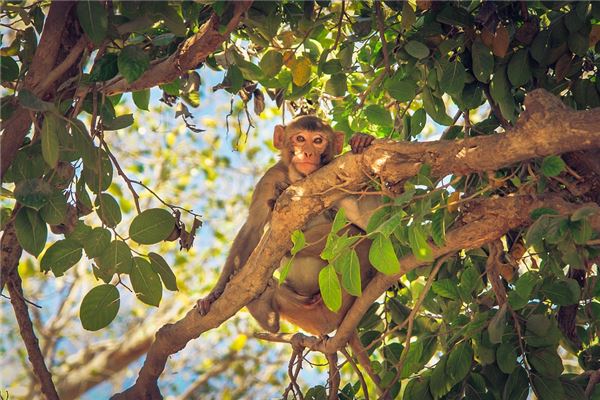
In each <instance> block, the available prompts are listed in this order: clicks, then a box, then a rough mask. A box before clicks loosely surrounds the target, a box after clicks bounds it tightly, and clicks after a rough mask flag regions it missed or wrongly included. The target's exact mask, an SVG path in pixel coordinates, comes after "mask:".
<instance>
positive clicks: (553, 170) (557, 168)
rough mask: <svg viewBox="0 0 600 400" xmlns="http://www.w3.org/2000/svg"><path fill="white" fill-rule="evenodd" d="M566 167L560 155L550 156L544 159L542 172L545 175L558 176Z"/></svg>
mask: <svg viewBox="0 0 600 400" xmlns="http://www.w3.org/2000/svg"><path fill="white" fill-rule="evenodd" d="M565 168H566V164H565V162H564V161H563V160H562V158H560V156H548V157H545V158H544V160H543V161H542V173H543V174H544V176H547V177H552V176H558V175H560V173H561V172H563V171H564V170H565Z"/></svg>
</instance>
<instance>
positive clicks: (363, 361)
mask: <svg viewBox="0 0 600 400" xmlns="http://www.w3.org/2000/svg"><path fill="white" fill-rule="evenodd" d="M348 344H349V345H350V348H351V349H352V353H354V355H355V356H356V359H357V360H358V363H359V364H360V366H361V367H362V368H363V369H364V370H365V371H366V372H367V375H369V378H371V380H372V381H373V382H375V386H377V391H378V393H379V396H381V395H383V393H384V388H382V387H381V378H379V375H377V374H376V373H375V371H373V368H372V367H371V359H370V358H369V354H367V350H366V349H365V346H363V344H362V343H361V341H360V339H359V337H358V332H354V334H353V335H352V336H351V337H350V340H349V341H348ZM387 398H389V394H388V396H386V398H385V399H387Z"/></svg>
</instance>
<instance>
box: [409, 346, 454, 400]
mask: <svg viewBox="0 0 600 400" xmlns="http://www.w3.org/2000/svg"><path fill="white" fill-rule="evenodd" d="M447 360H448V357H447V356H442V358H440V361H438V363H437V364H436V366H435V368H434V369H433V372H432V373H431V378H430V379H429V390H430V391H431V394H432V395H433V398H434V399H439V398H441V397H442V396H444V395H445V394H446V393H448V392H449V391H450V389H452V386H454V385H453V384H452V381H451V377H450V374H448V373H447V372H446V362H447ZM410 400H413V399H410Z"/></svg>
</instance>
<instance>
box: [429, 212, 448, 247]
mask: <svg viewBox="0 0 600 400" xmlns="http://www.w3.org/2000/svg"><path fill="white" fill-rule="evenodd" d="M445 217H446V210H445V209H443V208H440V209H438V210H437V211H436V212H434V213H433V215H432V216H431V238H432V239H433V241H434V242H435V244H436V246H440V247H441V246H443V245H444V243H446V218H445Z"/></svg>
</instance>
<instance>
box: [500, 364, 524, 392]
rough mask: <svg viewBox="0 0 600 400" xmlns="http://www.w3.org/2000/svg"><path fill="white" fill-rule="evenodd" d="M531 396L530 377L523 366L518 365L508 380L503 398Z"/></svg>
mask: <svg viewBox="0 0 600 400" xmlns="http://www.w3.org/2000/svg"><path fill="white" fill-rule="evenodd" d="M528 396H529V379H528V378H527V373H526V372H525V369H523V368H522V367H520V366H519V367H517V368H516V369H515V370H514V371H513V372H512V374H510V376H509V377H508V379H507V380H506V384H505V385H504V392H503V394H502V400H527V397H528Z"/></svg>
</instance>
